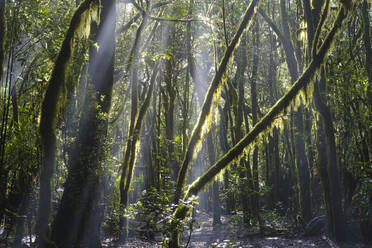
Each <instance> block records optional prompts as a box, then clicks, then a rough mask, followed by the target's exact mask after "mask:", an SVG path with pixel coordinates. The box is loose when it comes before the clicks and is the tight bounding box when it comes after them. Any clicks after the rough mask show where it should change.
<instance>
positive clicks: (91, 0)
mask: <svg viewBox="0 0 372 248" xmlns="http://www.w3.org/2000/svg"><path fill="white" fill-rule="evenodd" d="M98 5H99V1H98V0H86V1H84V2H83V3H82V4H81V5H80V6H79V7H78V8H77V10H76V11H75V13H74V15H73V16H72V19H71V23H70V26H69V28H68V30H67V33H66V36H65V39H64V41H63V43H62V47H61V50H60V52H59V55H58V57H57V60H56V62H55V64H54V68H53V71H52V75H51V78H50V80H49V84H48V88H47V91H46V93H45V97H44V100H43V103H42V108H41V115H40V125H39V133H40V139H41V146H42V166H41V174H40V195H39V210H38V217H37V224H36V234H37V239H38V241H37V242H38V244H39V246H40V247H43V246H44V245H45V246H48V244H49V243H50V242H49V238H48V236H49V230H48V224H49V217H50V213H51V178H52V176H53V172H54V168H55V162H56V126H57V119H58V112H59V109H60V106H61V105H63V100H64V96H63V91H64V88H65V74H66V68H67V65H68V63H69V61H70V59H71V56H72V52H73V48H74V47H73V44H74V37H75V35H76V34H77V33H79V31H80V30H79V28H80V26H81V25H82V24H81V23H82V22H83V21H86V19H87V16H89V18H88V19H89V21H90V20H93V19H97V17H95V16H91V15H89V14H93V13H98ZM94 9H96V10H97V11H94ZM87 13H89V14H88V15H87ZM83 16H84V17H83ZM87 25H90V24H89V23H88V24H87ZM61 99H62V101H61Z"/></svg>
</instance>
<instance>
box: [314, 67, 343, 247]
mask: <svg viewBox="0 0 372 248" xmlns="http://www.w3.org/2000/svg"><path fill="white" fill-rule="evenodd" d="M325 87H326V77H325V72H324V68H322V70H321V79H320V81H319V82H316V83H315V86H314V102H315V106H316V108H317V111H318V113H319V119H318V122H317V126H318V144H317V147H318V168H319V171H320V175H321V181H322V185H323V192H324V203H325V209H326V217H327V232H328V234H329V236H330V237H331V238H333V239H335V240H336V241H344V238H345V236H344V235H345V219H344V213H343V209H342V195H341V185H340V183H341V180H340V173H339V168H338V165H337V157H336V144H335V135H334V134H335V131H334V128H333V123H332V116H331V112H330V110H329V107H328V106H327V105H326V104H325V103H324V100H323V99H324V98H323V99H322V95H325V93H326V88H325Z"/></svg>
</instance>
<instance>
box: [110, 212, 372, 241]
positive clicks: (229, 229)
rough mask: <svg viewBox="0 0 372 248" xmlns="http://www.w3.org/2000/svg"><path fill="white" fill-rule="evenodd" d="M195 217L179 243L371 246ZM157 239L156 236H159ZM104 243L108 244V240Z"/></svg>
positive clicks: (320, 236) (223, 218) (199, 216)
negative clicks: (266, 232)
mask: <svg viewBox="0 0 372 248" xmlns="http://www.w3.org/2000/svg"><path fill="white" fill-rule="evenodd" d="M196 220H197V221H198V224H197V225H196V226H195V228H194V230H193V231H192V232H191V237H190V231H185V232H184V233H183V235H182V240H181V242H182V244H183V245H184V247H186V246H187V247H189V248H199V247H200V248H202V247H211V248H213V247H218V248H220V247H221V248H222V247H224V248H231V247H234V248H235V247H236V248H238V247H242V248H287V247H289V248H291V247H293V248H295V247H298V248H312V247H317V248H372V247H371V246H367V245H363V244H357V243H353V244H344V245H342V246H338V245H336V244H335V243H334V242H332V241H331V240H330V239H329V238H328V237H326V236H325V235H318V236H313V237H300V236H299V235H298V237H296V236H293V235H291V236H289V235H288V234H277V235H265V236H262V235H258V234H257V232H256V233H255V232H254V231H252V230H250V229H248V228H245V227H243V226H241V225H238V224H236V223H234V222H233V221H232V220H231V219H230V218H226V217H222V219H221V220H222V225H220V226H219V227H218V228H215V229H213V227H212V218H211V217H210V216H209V215H207V214H205V213H198V214H197V217H196ZM159 241H160V240H159ZM106 247H118V246H112V245H110V243H109V242H108V243H107V244H106ZM119 247H120V248H136V247H145V248H150V247H151V248H152V247H156V248H157V247H163V246H162V245H161V242H158V243H155V242H146V241H141V240H138V239H134V240H131V241H129V242H128V243H127V244H125V245H121V246H119Z"/></svg>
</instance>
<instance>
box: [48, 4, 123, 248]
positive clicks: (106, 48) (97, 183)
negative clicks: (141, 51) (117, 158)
mask: <svg viewBox="0 0 372 248" xmlns="http://www.w3.org/2000/svg"><path fill="white" fill-rule="evenodd" d="M115 24H116V1H115V0H105V1H103V2H102V8H101V23H100V24H99V25H98V24H97V23H92V26H91V29H92V34H91V37H92V39H93V41H94V43H97V44H98V45H99V49H97V48H96V47H95V46H92V47H91V48H90V59H89V68H88V73H89V79H88V85H87V91H86V95H85V102H84V107H83V110H84V111H83V113H82V116H81V119H80V123H79V125H80V127H79V134H78V142H77V146H76V151H75V152H76V153H75V156H74V157H73V158H72V159H71V161H72V162H71V165H70V167H69V173H68V177H67V180H66V183H65V188H64V192H63V196H62V199H61V204H60V207H59V209H58V213H57V216H56V218H55V221H54V224H53V231H52V240H53V241H54V242H55V244H56V245H57V246H58V247H101V243H100V225H101V221H102V214H103V209H101V208H102V207H101V204H99V203H100V201H101V196H102V192H101V191H102V182H101V180H102V179H101V175H102V171H103V166H104V165H103V164H104V160H105V156H106V152H105V149H104V148H102V147H104V144H105V142H106V135H107V126H108V121H107V115H108V113H109V110H110V106H111V94H112V86H113V72H114V51H115Z"/></svg>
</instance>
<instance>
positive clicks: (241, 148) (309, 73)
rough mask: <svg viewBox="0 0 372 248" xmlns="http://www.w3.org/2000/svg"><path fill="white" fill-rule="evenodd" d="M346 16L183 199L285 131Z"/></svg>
mask: <svg viewBox="0 0 372 248" xmlns="http://www.w3.org/2000/svg"><path fill="white" fill-rule="evenodd" d="M346 16H347V15H346V12H345V9H340V11H339V13H338V15H337V18H336V20H335V22H334V25H333V27H332V30H331V31H330V32H329V34H328V35H327V37H326V39H325V41H324V42H323V44H322V46H321V48H320V49H319V52H318V53H317V54H316V55H315V56H314V58H313V60H312V61H311V63H310V64H309V66H308V67H307V68H306V70H305V71H304V73H303V74H302V75H301V76H300V77H299V78H298V80H297V81H296V82H295V83H294V84H293V86H292V87H291V89H290V90H289V91H288V92H287V94H285V95H284V96H283V97H282V98H281V99H279V100H278V102H277V103H276V104H275V105H274V106H273V107H272V108H271V110H270V111H269V112H268V113H267V114H266V115H265V116H264V117H263V118H262V119H261V120H260V121H259V122H258V123H257V124H256V125H255V126H254V127H253V128H252V129H251V131H250V132H249V133H248V134H247V135H246V136H245V137H244V138H243V139H241V140H240V141H239V142H238V143H237V144H236V145H235V146H234V147H232V148H231V149H230V150H229V151H228V152H227V153H226V154H225V155H224V156H223V157H222V158H220V159H219V160H218V161H217V162H216V163H215V164H214V165H213V166H211V167H210V168H209V169H208V171H207V172H205V173H204V174H203V175H202V176H200V177H199V178H198V179H196V180H195V181H194V182H193V183H192V184H191V185H190V187H189V189H188V191H187V192H186V195H185V197H184V200H187V199H188V198H190V197H192V196H193V195H197V194H198V193H199V192H200V191H201V190H202V189H203V188H204V187H206V186H207V185H208V184H209V183H211V182H213V180H214V179H215V178H216V177H217V176H218V174H220V173H221V172H222V171H223V170H224V169H226V168H227V166H228V165H229V164H231V163H232V161H234V160H235V159H236V158H239V157H240V156H242V153H243V152H244V153H245V152H247V149H248V147H251V146H252V145H254V144H255V143H257V141H258V137H259V136H260V135H261V134H262V133H264V132H265V131H266V130H267V129H268V128H272V127H273V126H275V125H279V126H280V127H281V128H282V126H283V123H282V122H283V119H282V118H278V117H279V116H280V115H281V114H282V113H283V112H284V111H286V110H287V109H288V107H290V106H291V105H292V104H293V100H294V99H296V98H297V96H298V95H303V94H304V93H303V91H302V90H303V89H305V88H306V89H308V85H309V84H311V83H312V82H313V79H314V77H315V75H316V73H317V72H318V70H319V68H320V67H321V66H322V64H323V63H324V61H325V59H326V56H327V53H328V52H329V50H330V49H331V47H332V43H333V41H334V39H335V36H336V33H337V32H338V31H339V30H340V29H341V24H342V21H343V20H344V19H345V18H346ZM301 91H302V93H301ZM295 105H296V104H295ZM278 119H279V120H278ZM184 208H185V206H181V207H179V208H178V209H177V210H176V211H175V215H174V216H175V217H177V218H181V219H183V218H185V217H186V215H187V211H186V210H185V209H184Z"/></svg>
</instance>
